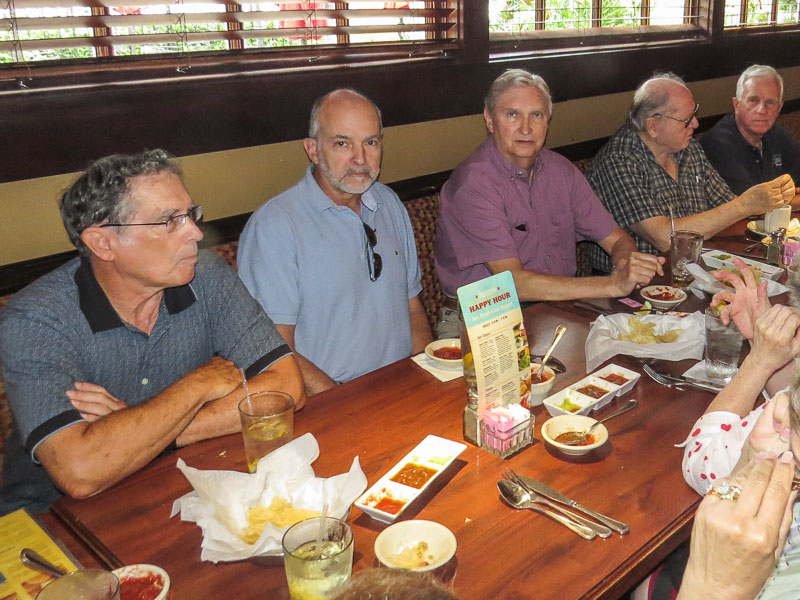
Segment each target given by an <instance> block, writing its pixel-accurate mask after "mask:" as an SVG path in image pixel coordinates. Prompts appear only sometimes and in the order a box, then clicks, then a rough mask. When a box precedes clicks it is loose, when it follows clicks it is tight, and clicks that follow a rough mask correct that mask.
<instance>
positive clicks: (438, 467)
mask: <svg viewBox="0 0 800 600" xmlns="http://www.w3.org/2000/svg"><path fill="white" fill-rule="evenodd" d="M466 447H467V446H466V444H461V443H459V442H454V441H452V440H448V439H445V438H441V437H439V436H436V435H429V436H427V437H426V438H425V439H424V440H422V441H421V442H420V443H419V444H417V445H416V446H415V447H414V449H413V450H411V452H409V453H408V454H406V455H405V456H404V457H403V458H402V459H400V460H399V461H397V463H395V465H394V466H393V467H392V468H391V469H389V471H388V472H387V473H386V474H385V475H384V476H383V477H381V478H380V479H379V480H378V481H376V482H375V483H374V484H373V485H372V486H371V487H370V488H369V489H368V490H367V491H366V492H364V494H362V496H361V497H360V498H359V499H358V500H356V502H355V505H356V507H357V508H359V509H361V510H362V511H364V512H365V513H367V514H368V515H369V516H370V517H372V518H373V519H376V520H378V521H382V522H383V523H392V522H394V521H395V520H396V519H397V518H398V517H399V516H400V515H401V514H403V512H404V511H405V510H406V509H407V508H408V506H409V505H410V504H411V503H413V502H414V500H416V499H417V498H418V497H419V496H420V494H422V492H424V491H425V490H426V489H427V488H428V487H429V486H430V485H431V484H432V483H433V481H434V480H436V478H437V477H439V475H441V473H442V472H443V471H444V470H445V469H447V467H449V466H450V464H451V463H452V462H453V461H454V460H455V459H456V457H457V456H458V455H459V454H461V453H462V452H463V451H464V450H465V449H466ZM409 465H412V466H409ZM404 467H407V468H406V469H405V471H403V468H404ZM401 471H402V473H401ZM393 478H394V480H393ZM421 480H424V481H421ZM403 482H405V483H403ZM415 482H420V483H421V485H420V486H419V487H417V486H415V485H413V484H414V483H415Z"/></svg>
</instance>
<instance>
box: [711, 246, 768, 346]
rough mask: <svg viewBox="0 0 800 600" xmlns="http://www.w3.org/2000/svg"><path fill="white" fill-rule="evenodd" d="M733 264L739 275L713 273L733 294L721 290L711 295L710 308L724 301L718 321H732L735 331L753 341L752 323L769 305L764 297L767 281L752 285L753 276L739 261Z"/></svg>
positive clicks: (736, 260)
mask: <svg viewBox="0 0 800 600" xmlns="http://www.w3.org/2000/svg"><path fill="white" fill-rule="evenodd" d="M733 264H734V265H736V268H737V269H739V273H740V275H737V274H736V273H731V272H730V271H725V270H720V271H717V272H716V273H714V277H716V278H717V279H719V280H720V281H723V282H725V281H727V282H728V283H730V284H731V285H732V286H733V289H734V291H730V290H723V291H721V292H717V293H716V294H714V297H713V298H712V299H711V306H717V305H718V304H719V303H720V302H727V303H728V305H727V306H724V307H723V308H722V310H721V311H720V319H722V322H723V323H725V324H726V325H727V324H728V323H729V322H730V320H731V319H733V322H734V323H736V326H737V327H738V328H739V331H740V332H741V333H742V335H743V336H744V337H746V338H747V339H748V340H752V339H753V333H754V332H753V324H754V323H755V322H756V319H758V317H760V316H761V315H762V314H763V313H764V312H765V311H766V310H767V309H768V308H769V307H770V302H769V299H768V298H767V281H766V279H762V280H761V283H759V284H756V277H755V275H754V274H753V271H752V270H750V267H748V266H747V265H746V264H745V263H744V262H743V261H742V259H740V258H734V259H733Z"/></svg>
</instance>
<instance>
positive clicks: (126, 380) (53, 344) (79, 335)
mask: <svg viewBox="0 0 800 600" xmlns="http://www.w3.org/2000/svg"><path fill="white" fill-rule="evenodd" d="M288 354H290V350H289V348H288V346H287V345H286V344H285V343H284V341H283V338H281V337H280V335H279V334H278V332H277V331H276V330H275V328H274V325H273V324H272V322H271V321H270V320H269V318H268V317H267V315H266V314H264V311H263V310H262V309H261V307H260V306H259V305H258V303H257V302H255V301H254V300H253V298H252V297H251V296H250V294H249V293H248V292H247V290H246V289H245V287H244V285H242V283H241V281H240V280H239V278H238V277H237V276H236V273H235V272H234V271H233V269H231V268H230V267H229V266H228V265H227V264H226V263H225V261H223V260H222V259H221V258H219V257H217V256H214V255H212V254H209V253H208V252H205V251H203V252H200V254H199V257H198V263H197V266H196V268H195V277H194V279H193V280H192V282H191V283H190V284H187V285H184V286H180V287H175V288H167V289H166V290H164V296H163V299H162V302H161V306H160V307H159V314H158V319H157V320H156V323H155V325H154V327H153V330H152V332H151V333H150V334H149V335H148V334H146V333H144V332H142V331H141V330H139V329H137V328H136V327H133V326H132V325H130V324H128V323H126V322H124V321H122V320H121V319H120V317H119V315H118V314H117V313H116V311H115V310H114V309H113V307H112V306H111V303H110V302H109V300H108V298H107V297H106V295H105V293H104V292H103V290H102V288H101V287H100V285H99V283H98V282H97V280H96V279H95V277H94V272H93V271H92V269H91V266H90V264H89V263H88V262H82V261H80V260H79V259H74V260H72V261H70V262H68V263H67V264H65V265H63V266H61V267H59V268H58V269H56V270H54V271H53V272H51V273H49V274H47V275H45V276H44V277H41V278H40V279H38V280H37V281H35V282H34V283H32V284H31V285H30V286H28V287H26V288H25V289H23V290H22V291H20V292H19V293H17V294H16V295H15V296H14V297H13V298H12V299H11V300H10V301H9V303H8V305H7V306H6V307H5V308H3V309H2V311H0V360H1V361H2V369H3V380H4V383H5V387H6V392H7V394H8V399H9V403H10V405H11V411H12V414H13V416H14V431H13V433H12V436H11V438H10V439H9V441H8V447H7V451H6V456H5V462H4V469H3V489H2V499H0V513H2V512H9V511H10V510H14V509H16V508H19V507H20V506H29V507H32V508H34V509H36V510H40V511H41V510H46V508H47V506H48V505H49V504H50V502H52V501H53V500H55V499H56V498H57V497H58V493H57V491H56V489H55V487H54V486H53V484H52V483H51V482H50V480H49V478H48V477H47V474H46V472H45V470H44V469H43V468H42V467H41V466H39V465H37V464H35V463H34V458H35V455H34V453H35V451H36V447H37V446H38V445H39V444H40V443H41V442H42V441H44V440H45V439H47V438H48V437H49V436H51V435H52V434H54V433H56V432H57V431H60V430H61V429H63V428H64V427H68V426H70V425H72V424H74V423H76V422H78V421H81V420H82V418H81V416H80V414H79V413H78V411H76V410H75V409H74V408H73V406H72V405H71V404H70V402H69V398H68V397H67V395H66V391H67V390H68V389H72V388H73V385H74V382H76V381H87V382H90V383H95V384H98V385H101V386H102V387H104V388H105V389H106V390H108V392H109V393H110V394H112V395H113V396H115V397H116V398H119V399H120V400H122V401H124V402H125V403H127V404H128V405H129V406H134V405H137V404H141V403H143V402H145V401H147V400H148V399H150V398H152V397H153V396H156V395H157V394H159V393H160V392H162V391H163V390H164V389H165V388H167V387H168V386H170V385H172V384H173V383H175V382H176V381H178V380H179V379H181V378H182V377H183V376H184V375H186V374H187V373H188V372H190V371H192V370H194V369H196V368H198V367H199V366H201V365H203V364H204V363H206V362H208V361H209V360H211V359H212V358H213V357H214V356H221V357H223V358H226V359H228V360H231V361H233V362H234V363H235V364H236V365H237V366H239V367H242V368H244V369H246V372H247V374H248V376H252V375H255V374H257V373H259V372H261V371H263V370H264V369H265V368H267V367H268V366H269V365H271V364H273V363H274V362H276V361H277V360H280V359H281V358H283V357H285V356H287V355H288ZM23 447H24V448H23Z"/></svg>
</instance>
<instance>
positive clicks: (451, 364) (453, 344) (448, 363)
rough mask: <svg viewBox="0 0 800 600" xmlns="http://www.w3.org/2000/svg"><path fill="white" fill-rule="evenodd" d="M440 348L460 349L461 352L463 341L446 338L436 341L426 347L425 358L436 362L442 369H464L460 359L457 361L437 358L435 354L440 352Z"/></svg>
mask: <svg viewBox="0 0 800 600" xmlns="http://www.w3.org/2000/svg"><path fill="white" fill-rule="evenodd" d="M439 348H458V349H459V350H461V340H459V339H458V338H444V339H442V340H435V341H433V342H431V343H430V344H428V345H427V346H425V356H427V357H428V358H430V359H431V360H432V361H433V362H435V363H436V364H437V365H438V366H440V367H441V368H442V369H453V370H455V369H460V368H461V367H462V362H461V359H460V358H456V359H448V358H439V357H438V356H435V355H434V354H433V352H434V351H435V350H438V349H439Z"/></svg>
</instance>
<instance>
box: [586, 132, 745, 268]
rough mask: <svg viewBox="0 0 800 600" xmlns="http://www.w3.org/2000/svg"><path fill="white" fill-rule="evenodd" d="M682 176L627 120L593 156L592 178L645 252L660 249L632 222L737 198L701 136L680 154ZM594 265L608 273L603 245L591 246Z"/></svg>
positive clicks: (677, 157)
mask: <svg viewBox="0 0 800 600" xmlns="http://www.w3.org/2000/svg"><path fill="white" fill-rule="evenodd" d="M675 160H676V161H677V163H678V181H676V180H674V179H673V178H672V177H671V176H670V174H669V173H667V172H666V171H665V170H664V167H662V166H661V165H660V164H658V161H657V160H656V157H655V155H654V154H653V152H652V151H651V150H650V148H648V147H647V145H646V144H645V143H644V142H643V141H642V139H641V138H640V137H639V136H638V134H637V133H636V132H635V131H634V130H633V128H632V127H631V125H630V124H629V123H626V124H625V125H623V126H622V127H621V128H620V129H619V130H618V131H617V133H615V134H614V135H613V136H612V137H611V139H610V140H608V142H607V143H606V145H605V146H603V148H601V150H600V152H599V153H598V154H597V156H595V157H594V160H592V166H591V167H590V169H589V172H588V174H587V178H588V179H589V183H590V184H591V186H592V188H593V189H594V191H595V192H597V195H598V196H599V197H600V200H602V202H603V204H604V205H605V207H606V208H607V209H608V210H609V212H611V214H612V215H613V217H614V219H615V220H616V221H617V223H619V225H620V227H622V228H623V229H625V230H626V231H627V232H628V233H629V234H630V235H631V236H632V237H633V239H634V240H635V241H636V246H637V247H638V248H639V251H640V252H646V253H648V254H658V253H659V252H658V249H657V248H656V247H655V246H653V245H652V244H650V242H648V241H647V240H645V239H644V238H642V237H639V236H638V235H636V233H634V231H633V230H632V229H631V225H634V224H636V223H639V222H640V221H644V220H645V219H650V218H652V217H661V216H664V217H669V216H670V207H672V214H673V216H674V217H675V218H676V219H678V218H681V217H688V216H689V215H694V214H697V213H701V212H705V211H707V210H710V209H712V208H714V207H716V206H719V205H720V204H724V203H726V202H728V201H729V200H731V199H732V198H733V197H734V196H733V192H731V190H730V188H729V187H728V185H727V184H726V183H725V181H724V180H723V179H722V177H720V176H719V173H717V171H716V170H715V169H714V167H712V166H711V163H710V162H708V159H707V158H706V155H705V153H704V152H703V149H702V148H701V147H700V144H698V143H697V142H696V141H695V140H690V141H689V146H688V147H686V148H684V149H683V150H681V151H680V152H678V153H677V154H675ZM589 256H590V258H591V260H592V266H593V267H594V268H595V269H599V270H601V271H604V272H606V273H608V272H610V271H611V259H610V258H609V256H608V254H606V252H605V251H604V250H603V249H602V248H600V247H599V246H597V245H595V244H592V245H591V247H590V249H589Z"/></svg>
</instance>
